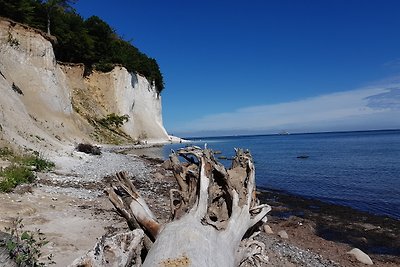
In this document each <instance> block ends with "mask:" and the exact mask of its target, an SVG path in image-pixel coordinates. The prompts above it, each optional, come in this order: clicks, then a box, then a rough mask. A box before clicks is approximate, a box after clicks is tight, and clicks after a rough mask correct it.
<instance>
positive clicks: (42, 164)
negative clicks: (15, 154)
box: [22, 151, 55, 172]
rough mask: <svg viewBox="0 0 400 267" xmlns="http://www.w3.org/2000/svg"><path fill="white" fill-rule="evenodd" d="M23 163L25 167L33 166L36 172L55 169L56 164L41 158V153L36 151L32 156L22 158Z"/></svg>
mask: <svg viewBox="0 0 400 267" xmlns="http://www.w3.org/2000/svg"><path fill="white" fill-rule="evenodd" d="M22 163H23V164H24V165H25V166H32V167H34V168H35V170H36V171H38V172H41V171H48V170H51V169H53V168H54V167H55V164H54V162H51V161H49V160H47V159H45V158H43V157H42V156H40V154H39V152H37V151H34V152H33V155H32V156H26V157H23V158H22Z"/></svg>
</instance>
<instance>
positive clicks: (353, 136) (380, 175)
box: [141, 130, 400, 219]
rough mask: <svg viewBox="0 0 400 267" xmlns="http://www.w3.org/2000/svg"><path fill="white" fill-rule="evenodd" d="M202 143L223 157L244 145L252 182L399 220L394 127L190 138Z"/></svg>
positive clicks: (399, 156) (398, 145) (162, 152)
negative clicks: (252, 167)
mask: <svg viewBox="0 0 400 267" xmlns="http://www.w3.org/2000/svg"><path fill="white" fill-rule="evenodd" d="M204 143H207V146H208V147H209V148H211V149H213V150H220V151H222V155H224V156H227V157H228V158H229V157H232V156H233V154H234V150H233V148H234V147H240V148H246V149H249V150H250V151H251V153H252V155H253V158H254V161H255V165H256V179H257V184H258V186H261V187H267V188H273V189H278V190H283V191H286V192H289V193H292V194H297V195H300V196H303V197H310V198H316V199H320V200H324V201H327V202H331V203H334V204H341V205H347V206H351V207H353V208H356V209H359V210H364V211H368V212H371V213H374V214H379V215H388V216H390V217H393V218H397V219H400V130H396V131H366V132H343V133H318V134H291V135H264V136H233V137H214V138H201V139H195V140H193V144H195V145H198V146H204ZM182 146H183V144H174V145H166V146H164V147H162V148H151V149H146V150H145V151H141V152H142V154H146V155H148V156H151V157H163V158H167V156H168V154H169V153H170V151H171V149H178V148H180V147H182ZM217 156H219V155H217ZM299 156H304V157H303V158H298V157H299ZM221 161H224V162H225V163H224V164H226V165H227V166H228V165H229V164H230V162H229V161H228V160H221Z"/></svg>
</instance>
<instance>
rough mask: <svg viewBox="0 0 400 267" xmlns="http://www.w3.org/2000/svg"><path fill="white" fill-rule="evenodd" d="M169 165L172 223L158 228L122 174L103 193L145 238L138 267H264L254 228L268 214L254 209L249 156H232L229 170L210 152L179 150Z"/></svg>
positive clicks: (264, 207)
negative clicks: (172, 183)
mask: <svg viewBox="0 0 400 267" xmlns="http://www.w3.org/2000/svg"><path fill="white" fill-rule="evenodd" d="M179 157H181V158H183V159H184V160H185V162H181V161H180V160H179ZM170 161H171V163H172V168H173V173H174V176H175V178H176V180H177V182H178V186H179V189H173V190H171V218H172V221H171V222H169V223H167V224H165V225H163V226H161V225H160V224H159V223H158V222H157V220H156V218H155V216H154V215H153V214H152V212H151V211H150V209H149V208H148V206H147V204H146V203H145V201H144V200H143V198H142V197H141V196H140V194H139V193H138V192H137V190H136V189H135V188H134V186H133V185H132V183H131V182H130V181H129V179H128V178H127V175H126V174H124V173H119V174H117V178H118V184H114V185H113V187H112V188H110V189H108V190H107V192H108V195H109V198H110V200H111V202H112V203H113V204H114V206H115V207H116V209H117V210H118V212H119V213H120V214H121V215H122V216H123V217H124V218H125V219H126V220H127V222H128V224H129V225H130V227H131V228H138V227H140V228H141V229H142V230H143V231H144V233H145V238H144V248H143V249H145V250H146V251H145V253H144V254H146V253H147V255H146V257H145V259H144V263H143V266H146V267H153V266H198V267H204V266H215V267H217V266H218V267H224V266H230V267H231V266H245V265H247V264H251V266H259V265H260V264H261V263H262V262H265V261H266V260H267V258H266V256H265V255H264V245H263V244H262V243H261V242H258V241H255V240H254V237H255V235H257V233H258V227H257V224H259V223H260V224H261V223H264V222H265V221H266V215H267V213H268V212H269V211H270V210H271V208H270V206H268V205H266V204H261V205H260V203H259V201H258V199H257V197H256V194H255V188H256V185H255V170H254V163H253V160H252V157H251V155H250V153H249V152H247V151H243V150H236V156H235V157H234V159H233V161H232V166H231V167H230V168H229V169H226V168H225V167H224V166H223V165H222V164H221V163H219V162H217V161H216V160H215V159H214V156H213V153H212V151H211V150H208V149H204V150H202V149H200V148H199V147H187V148H184V149H180V150H179V151H178V152H177V153H172V154H171V156H170ZM152 241H154V244H153V243H152ZM140 245H141V243H139V244H138V246H140ZM135 249H136V251H137V250H138V247H136V248H135ZM140 249H142V247H141V248H140ZM98 266H101V265H98ZM135 266H136V265H135Z"/></svg>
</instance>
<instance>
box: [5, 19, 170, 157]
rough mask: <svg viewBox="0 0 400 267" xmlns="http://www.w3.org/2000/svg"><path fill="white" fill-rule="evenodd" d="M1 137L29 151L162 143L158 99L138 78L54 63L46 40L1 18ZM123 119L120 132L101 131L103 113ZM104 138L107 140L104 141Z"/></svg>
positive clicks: (119, 69)
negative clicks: (88, 72) (90, 144)
mask: <svg viewBox="0 0 400 267" xmlns="http://www.w3.org/2000/svg"><path fill="white" fill-rule="evenodd" d="M0 93H1V97H0V138H1V139H4V140H7V141H9V142H11V143H13V144H16V145H18V146H23V147H26V148H30V149H36V150H38V149H39V148H43V146H47V147H48V148H54V150H57V149H61V148H65V145H68V144H69V145H73V143H74V142H75V143H76V142H82V141H95V142H96V141H98V142H102V141H103V142H113V143H121V142H125V141H133V140H139V139H142V140H144V139H146V140H157V141H164V140H167V139H168V135H167V133H166V131H165V129H164V127H163V125H162V117H161V98H160V97H159V96H158V95H157V93H156V90H155V88H154V87H152V86H151V85H150V84H149V82H148V81H147V80H146V79H145V78H144V77H142V76H140V75H137V74H131V73H128V72H127V70H126V69H125V68H123V67H116V68H114V70H113V71H111V72H109V73H97V72H94V73H92V74H91V75H90V76H88V77H84V75H83V66H82V65H68V64H61V63H57V62H56V60H55V57H54V52H53V47H52V45H51V42H50V41H49V40H48V38H47V37H46V36H45V35H44V34H42V33H40V32H38V31H36V30H34V29H31V28H28V27H25V26H23V25H20V24H17V23H14V22H11V21H9V20H5V19H0ZM111 113H115V114H116V115H119V116H122V115H128V116H129V119H128V121H127V122H126V123H125V124H124V125H123V126H122V127H121V128H119V129H101V128H102V127H101V125H99V124H98V123H97V121H98V120H99V119H101V118H105V117H106V116H107V115H108V114H111ZM107 135H110V136H112V138H111V139H110V138H109V139H107V138H105V137H106V136H107Z"/></svg>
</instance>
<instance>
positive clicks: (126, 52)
mask: <svg viewBox="0 0 400 267" xmlns="http://www.w3.org/2000/svg"><path fill="white" fill-rule="evenodd" d="M73 2H74V1H71V0H69V1H68V0H64V1H63V0H47V1H44V0H0V16H3V17H7V18H10V19H12V20H14V21H17V22H20V23H24V24H27V25H29V26H31V27H34V28H37V29H40V30H42V31H44V32H48V33H49V32H51V34H52V35H54V36H55V37H56V38H57V43H56V44H54V51H55V55H56V59H57V60H59V61H63V62H72V63H84V64H85V68H86V73H88V72H90V71H91V70H92V69H96V70H99V71H104V72H107V71H110V70H112V68H113V66H114V64H121V65H123V66H124V67H126V68H127V69H128V71H130V72H137V73H140V74H142V75H144V76H145V77H146V78H147V79H148V80H149V81H151V82H154V83H155V85H156V87H157V90H158V92H161V91H162V89H164V82H163V76H162V74H161V72H160V68H159V66H158V64H157V61H156V60H155V59H153V58H150V57H148V56H147V55H146V54H144V53H142V52H140V51H139V49H137V48H136V47H135V46H133V45H132V44H131V43H130V42H129V41H126V40H124V39H123V38H121V37H120V36H118V35H117V34H116V32H115V30H114V29H113V28H111V26H110V25H108V24H107V23H106V22H104V21H103V20H102V19H100V18H99V17H97V16H92V17H90V18H88V19H86V20H85V19H83V18H82V17H81V16H80V15H79V14H77V13H76V11H75V10H74V9H73V8H72V7H71V5H70V4H71V3H73Z"/></svg>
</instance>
